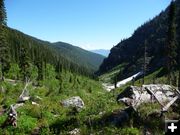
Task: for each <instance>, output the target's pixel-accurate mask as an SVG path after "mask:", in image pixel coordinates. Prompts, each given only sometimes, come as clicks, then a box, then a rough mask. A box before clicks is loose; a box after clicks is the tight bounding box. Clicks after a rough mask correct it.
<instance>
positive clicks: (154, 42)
mask: <svg viewBox="0 0 180 135" xmlns="http://www.w3.org/2000/svg"><path fill="white" fill-rule="evenodd" d="M176 5H177V14H176V16H177V17H176V21H177V41H178V42H180V38H179V36H180V1H179V0H178V1H176ZM168 10H169V8H167V9H166V10H165V11H162V12H161V13H160V14H159V15H158V16H156V17H155V18H154V19H152V20H150V21H148V22H146V23H145V24H143V25H142V26H140V27H139V28H138V29H137V30H136V31H135V32H134V34H133V35H132V36H131V37H130V38H128V39H125V40H123V41H121V42H120V43H118V44H117V45H116V46H114V47H113V48H112V49H111V51H110V54H109V56H108V58H106V59H105V60H104V61H103V63H102V65H101V66H100V69H99V71H98V74H103V73H105V72H107V71H109V70H111V69H112V68H114V67H116V66H117V65H120V64H123V63H126V64H125V65H126V66H125V68H124V70H123V71H122V72H123V76H122V78H125V77H127V76H130V75H132V74H134V73H136V72H138V71H140V70H141V68H142V63H143V57H144V44H145V41H146V42H147V45H146V46H147V56H148V60H149V62H148V70H149V72H152V71H155V70H156V69H158V68H160V67H162V66H163V65H164V62H165V61H164V51H163V50H164V46H165V44H166V37H167V30H168Z"/></svg>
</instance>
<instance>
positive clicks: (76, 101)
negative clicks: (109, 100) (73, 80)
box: [61, 96, 84, 110]
mask: <svg viewBox="0 0 180 135" xmlns="http://www.w3.org/2000/svg"><path fill="white" fill-rule="evenodd" d="M61 104H62V105H63V106H64V107H70V106H71V107H76V108H77V109H78V110H80V109H82V108H83V107H84V102H83V100H82V99H81V98H80V97H79V96H75V97H71V98H69V99H66V100H64V101H62V102H61Z"/></svg>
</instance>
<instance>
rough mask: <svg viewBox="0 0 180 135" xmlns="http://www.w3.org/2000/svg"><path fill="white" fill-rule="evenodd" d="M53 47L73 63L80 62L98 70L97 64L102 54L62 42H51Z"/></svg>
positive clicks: (100, 60)
mask: <svg viewBox="0 0 180 135" xmlns="http://www.w3.org/2000/svg"><path fill="white" fill-rule="evenodd" d="M52 45H53V47H54V48H55V49H56V50H57V51H58V52H59V53H61V54H62V55H63V56H65V57H66V58H68V59H71V60H72V61H73V62H75V63H80V65H83V66H84V67H86V68H89V69H92V70H93V71H96V70H98V68H99V66H100V65H101V63H102V62H103V60H104V58H105V57H104V56H102V55H99V54H96V53H93V52H90V51H87V50H84V49H82V48H80V47H77V46H74V45H71V44H69V43H64V42H56V43H52Z"/></svg>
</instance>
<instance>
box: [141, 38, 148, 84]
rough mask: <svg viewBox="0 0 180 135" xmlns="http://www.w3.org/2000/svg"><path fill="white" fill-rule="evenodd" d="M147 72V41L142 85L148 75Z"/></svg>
mask: <svg viewBox="0 0 180 135" xmlns="http://www.w3.org/2000/svg"><path fill="white" fill-rule="evenodd" d="M146 70H147V40H145V42H144V62H143V81H142V84H144V78H145V75H146Z"/></svg>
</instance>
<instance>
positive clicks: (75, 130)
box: [69, 128, 80, 135]
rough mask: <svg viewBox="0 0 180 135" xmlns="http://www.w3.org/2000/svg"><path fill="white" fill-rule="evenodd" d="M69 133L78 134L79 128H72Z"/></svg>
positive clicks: (71, 134)
mask: <svg viewBox="0 0 180 135" xmlns="http://www.w3.org/2000/svg"><path fill="white" fill-rule="evenodd" d="M69 134H70V135H80V129H78V128H75V129H74V130H72V131H70V132H69Z"/></svg>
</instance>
